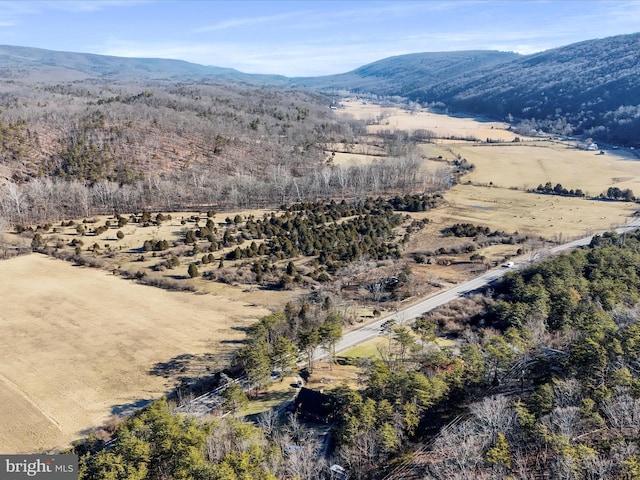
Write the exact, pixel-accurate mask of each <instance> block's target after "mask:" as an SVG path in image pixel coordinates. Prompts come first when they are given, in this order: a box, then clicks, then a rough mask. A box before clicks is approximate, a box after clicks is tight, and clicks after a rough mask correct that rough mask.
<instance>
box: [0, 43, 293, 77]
mask: <svg viewBox="0 0 640 480" xmlns="http://www.w3.org/2000/svg"><path fill="white" fill-rule="evenodd" d="M0 78H2V79H6V80H19V81H21V82H29V83H35V82H43V83H48V84H50V83H57V82H63V81H78V80H87V79H102V80H112V81H113V80H127V81H129V82H133V81H141V80H170V81H188V80H191V81H193V80H199V81H212V80H218V81H219V80H223V79H224V80H233V81H242V82H247V83H258V84H260V83H269V84H272V85H273V84H278V83H281V82H282V81H283V80H284V79H285V77H280V76H278V75H250V74H246V73H242V72H239V71H238V70H234V69H232V68H222V67H213V66H204V65H198V64H196V63H190V62H185V61H183V60H171V59H163V58H125V57H115V56H110V55H95V54H91V53H77V52H58V51H53V50H45V49H41V48H31V47H17V46H10V45H0Z"/></svg>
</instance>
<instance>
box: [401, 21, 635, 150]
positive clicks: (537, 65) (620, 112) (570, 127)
mask: <svg viewBox="0 0 640 480" xmlns="http://www.w3.org/2000/svg"><path fill="white" fill-rule="evenodd" d="M407 96H408V97H410V98H412V99H413V100H417V101H423V102H431V101H438V102H443V103H444V104H446V105H447V106H448V107H449V108H451V109H453V110H464V111H467V112H473V113H482V114H485V115H492V116H495V117H499V118H507V117H509V116H512V117H515V118H520V119H537V121H536V122H532V125H537V126H539V127H542V128H544V129H545V130H553V129H554V128H555V129H557V130H558V133H563V131H566V133H568V132H569V131H572V132H574V133H579V134H584V135H590V136H593V137H594V138H596V137H597V138H599V139H601V140H606V141H611V142H620V143H626V144H637V143H638V142H640V33H636V34H633V35H621V36H616V37H610V38H605V39H602V40H590V41H586V42H580V43H576V44H572V45H568V46H566V47H560V48H555V49H552V50H547V51H545V52H541V53H537V54H533V55H528V56H524V57H521V58H518V59H515V60H513V61H511V62H508V63H505V64H502V65H497V66H496V67H495V68H493V69H492V71H491V72H490V73H487V72H483V71H476V72H472V73H471V74H469V75H464V76H457V77H451V78H449V79H448V80H447V81H445V82H441V83H440V84H438V85H433V86H430V85H425V87H424V88H422V89H417V90H415V91H413V92H411V93H410V94H409V95H407Z"/></svg>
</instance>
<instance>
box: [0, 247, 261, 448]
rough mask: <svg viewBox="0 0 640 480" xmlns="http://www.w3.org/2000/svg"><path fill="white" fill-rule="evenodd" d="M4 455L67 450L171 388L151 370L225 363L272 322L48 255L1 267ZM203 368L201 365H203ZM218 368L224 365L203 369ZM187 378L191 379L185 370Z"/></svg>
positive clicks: (230, 304)
mask: <svg viewBox="0 0 640 480" xmlns="http://www.w3.org/2000/svg"><path fill="white" fill-rule="evenodd" d="M0 292H2V308H1V309H0V325H1V326H2V337H0V402H1V403H0V405H2V407H1V409H0V412H1V415H0V451H2V452H4V453H12V452H34V451H37V450H42V449H51V448H54V447H56V446H63V445H65V444H67V443H68V442H69V441H71V440H73V439H75V438H78V437H79V436H80V435H81V434H82V433H83V431H85V430H86V429H87V428H89V427H95V426H99V425H101V424H102V423H103V422H104V421H105V420H107V419H108V418H109V417H110V415H111V414H112V412H118V411H120V410H122V409H125V407H126V406H127V405H134V404H138V403H139V402H141V401H145V400H150V399H154V398H157V397H158V396H160V395H162V394H164V393H165V392H167V390H168V389H169V388H171V387H172V386H173V381H170V380H168V379H166V378H163V377H162V376H158V375H153V374H151V373H150V370H151V369H152V368H153V367H154V365H156V364H160V363H166V362H170V361H171V360H172V359H174V358H175V357H177V356H180V355H184V354H191V355H194V356H195V360H197V359H198V358H201V357H202V356H203V355H205V354H210V353H216V354H217V355H224V354H225V353H226V352H229V351H230V350H231V349H232V348H235V347H237V345H236V343H235V342H237V341H239V340H241V339H242V338H243V337H244V332H242V331H241V330H240V329H238V327H243V326H247V325H249V324H251V323H253V322H255V321H256V320H257V319H258V318H260V317H261V316H263V315H266V314H268V313H269V310H268V309H267V308H265V307H263V306H257V305H255V304H254V302H252V303H251V304H249V303H247V302H246V301H245V302H240V301H237V299H229V298H226V297H223V296H216V295H198V294H191V293H184V292H180V293H177V292H167V291H165V290H161V289H158V288H153V287H147V286H143V285H138V284H135V283H133V282H130V281H126V280H123V279H121V278H119V277H116V276H113V275H111V274H108V273H106V272H104V271H101V270H95V269H88V268H83V267H76V266H72V265H71V264H69V263H67V262H63V261H59V260H54V259H51V258H47V257H44V256H41V255H36V254H33V255H28V256H23V257H17V258H14V259H11V260H6V261H3V262H2V263H0ZM196 363H198V362H196ZM199 363H200V364H199V365H193V366H192V368H194V369H195V368H196V367H197V368H198V372H199V373H201V374H202V373H203V372H206V366H207V364H209V365H210V367H211V369H212V370H215V368H216V357H213V358H211V359H208V360H207V361H206V362H205V365H202V361H200V362H199ZM184 374H185V375H189V366H188V365H187V368H186V371H185V372H184Z"/></svg>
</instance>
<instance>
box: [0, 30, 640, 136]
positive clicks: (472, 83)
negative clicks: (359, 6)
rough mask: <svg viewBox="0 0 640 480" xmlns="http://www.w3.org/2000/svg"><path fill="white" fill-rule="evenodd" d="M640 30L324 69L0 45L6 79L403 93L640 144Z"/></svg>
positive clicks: (534, 125) (450, 107)
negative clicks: (280, 70)
mask: <svg viewBox="0 0 640 480" xmlns="http://www.w3.org/2000/svg"><path fill="white" fill-rule="evenodd" d="M637 52H640V33H634V34H628V35H617V36H613V37H607V38H603V39H594V40H586V41H583V42H578V43H574V44H570V45H566V46H562V47H557V48H553V49H550V50H545V51H543V52H539V53H535V54H531V55H520V54H517V53H513V52H500V51H496V50H467V51H453V52H423V53H411V54H406V55H397V56H393V57H388V58H383V59H381V60H378V61H376V62H372V63H369V64H367V65H363V66H361V67H358V68H356V69H354V70H352V71H350V72H346V73H342V74H337V75H326V76H319V77H284V76H280V75H260V74H247V73H243V72H240V71H238V70H235V69H231V68H223V67H215V66H203V65H199V64H195V63H190V62H186V61H183V60H171V59H159V58H124V57H114V56H105V55H96V54H85V53H74V52H56V51H51V50H44V49H36V48H31V47H14V46H8V45H2V46H0V78H4V79H5V80H11V81H20V82H25V83H29V82H31V83H34V82H35V83H39V82H42V83H61V82H79V81H109V82H119V83H126V82H145V81H147V82H173V83H210V82H231V83H241V84H246V85H250V86H260V87H267V88H268V87H278V88H279V87H284V88H287V89H308V90H315V91H320V92H323V93H325V94H326V93H329V94H332V95H336V94H342V93H357V94H373V95H377V96H379V97H402V98H405V99H408V100H410V101H413V102H417V103H419V104H421V105H428V106H436V107H439V108H441V109H444V110H445V111H449V112H465V113H471V114H480V115H484V116H487V117H490V118H494V119H497V120H505V121H508V122H509V123H511V124H512V125H514V127H516V128H517V130H518V131H520V132H521V133H523V134H535V133H540V132H545V133H551V134H558V135H570V134H571V135H574V134H577V135H584V136H589V137H592V138H594V139H597V140H600V141H603V142H610V143H617V144H621V145H626V146H636V147H640V133H639V132H640V55H638V53H637Z"/></svg>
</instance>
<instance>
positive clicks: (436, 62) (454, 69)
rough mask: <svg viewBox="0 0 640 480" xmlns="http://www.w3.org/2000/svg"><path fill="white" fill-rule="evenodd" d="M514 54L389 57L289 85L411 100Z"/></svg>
mask: <svg viewBox="0 0 640 480" xmlns="http://www.w3.org/2000/svg"><path fill="white" fill-rule="evenodd" d="M520 57H521V56H520V55H518V54H517V53H510V52H498V51H485V50H473V51H460V52H432V53H412V54H409V55H400V56H396V57H389V58H385V59H382V60H378V61H377V62H374V63H370V64H368V65H365V66H363V67H360V68H357V69H355V70H353V71H351V72H348V73H343V74H338V75H328V76H323V77H313V78H294V79H292V80H291V84H292V85H297V86H303V87H313V88H321V89H348V90H352V91H361V92H370V93H376V94H380V95H400V96H410V95H412V94H413V92H415V91H420V90H422V89H424V88H430V87H433V86H435V85H438V84H440V83H441V82H443V81H447V80H448V79H450V78H458V77H464V76H465V75H468V74H469V73H470V72H477V71H485V72H487V73H488V71H489V70H490V69H492V68H495V67H496V66H498V65H502V64H505V63H508V62H510V61H512V60H514V59H517V58H520Z"/></svg>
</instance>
